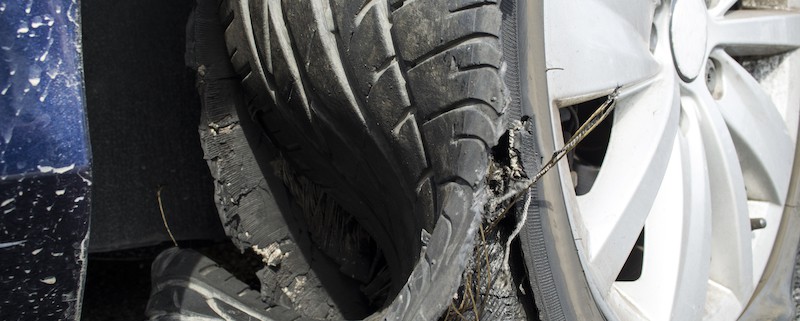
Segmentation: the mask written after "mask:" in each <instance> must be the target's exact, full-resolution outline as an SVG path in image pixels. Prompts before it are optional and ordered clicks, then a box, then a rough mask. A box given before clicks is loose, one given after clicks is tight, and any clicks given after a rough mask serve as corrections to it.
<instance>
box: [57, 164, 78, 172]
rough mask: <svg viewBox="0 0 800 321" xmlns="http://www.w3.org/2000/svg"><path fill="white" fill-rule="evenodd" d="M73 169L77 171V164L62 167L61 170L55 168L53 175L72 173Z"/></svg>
mask: <svg viewBox="0 0 800 321" xmlns="http://www.w3.org/2000/svg"><path fill="white" fill-rule="evenodd" d="M73 169H75V164H71V165H69V166H65V167H61V168H54V169H53V173H56V174H64V173H66V172H69V171H71V170H73Z"/></svg>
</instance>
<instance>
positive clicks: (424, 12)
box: [392, 0, 502, 63]
mask: <svg viewBox="0 0 800 321" xmlns="http://www.w3.org/2000/svg"><path fill="white" fill-rule="evenodd" d="M448 6H449V4H448V3H447V1H441V0H416V1H412V2H409V3H405V4H404V5H403V6H402V7H401V8H399V9H397V10H396V11H394V12H393V13H392V17H393V22H394V25H393V27H392V28H393V29H394V35H395V36H396V39H395V41H396V43H397V46H398V48H399V54H400V56H401V57H403V59H405V60H407V61H411V62H414V63H417V62H418V60H420V59H421V58H424V57H426V56H431V55H433V54H435V53H437V52H441V51H443V50H446V49H447V48H450V47H453V46H455V45H457V44H458V43H460V42H462V41H464V40H465V39H471V38H475V37H485V38H486V37H488V38H497V37H498V36H499V33H500V25H501V23H502V14H501V13H500V11H499V10H497V8H496V7H488V6H483V7H477V8H474V9H469V10H464V11H458V12H454V13H450V14H444V15H443V14H442V13H443V12H449V8H448Z"/></svg>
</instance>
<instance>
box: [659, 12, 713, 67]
mask: <svg viewBox="0 0 800 321" xmlns="http://www.w3.org/2000/svg"><path fill="white" fill-rule="evenodd" d="M672 10H673V11H672V21H671V23H670V29H669V33H670V43H671V45H672V57H673V60H674V61H675V69H677V70H678V74H680V76H681V78H683V80H684V81H687V82H690V81H692V80H694V79H695V78H697V75H699V74H700V70H701V68H702V66H703V62H704V61H705V59H706V57H705V55H706V41H707V39H708V15H707V14H706V7H705V3H704V2H703V1H702V0H677V1H675V2H674V6H673V9H672Z"/></svg>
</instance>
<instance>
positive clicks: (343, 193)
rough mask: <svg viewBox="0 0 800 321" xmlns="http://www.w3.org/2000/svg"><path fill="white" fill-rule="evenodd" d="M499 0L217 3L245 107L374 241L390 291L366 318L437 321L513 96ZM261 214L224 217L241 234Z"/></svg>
mask: <svg viewBox="0 0 800 321" xmlns="http://www.w3.org/2000/svg"><path fill="white" fill-rule="evenodd" d="M500 7H501V5H500V4H499V3H496V2H495V1H472V0H462V1H428V0H417V1H405V2H404V1H383V0H375V1H348V0H339V1H330V2H328V1H294V0H291V1H280V0H272V1H247V0H230V1H222V2H221V3H220V8H219V12H220V17H221V20H222V23H223V26H224V28H225V40H226V43H227V49H228V55H229V57H230V60H231V62H232V65H233V69H234V70H235V72H236V74H237V75H238V77H240V78H241V84H242V85H243V87H244V93H245V100H244V101H245V102H246V106H247V112H248V113H249V116H250V117H252V119H253V120H254V121H255V122H257V123H259V125H260V126H261V128H262V129H263V131H264V133H265V135H266V137H268V138H269V141H270V142H271V143H272V144H274V145H275V146H276V147H277V148H278V149H279V150H280V155H281V158H282V159H285V160H286V161H287V163H288V165H287V167H288V168H291V174H292V175H293V176H294V175H296V176H300V177H303V180H305V179H307V180H308V181H310V182H313V184H314V186H317V187H319V188H320V189H321V190H322V191H323V192H324V193H325V194H326V195H330V196H331V197H332V198H333V199H335V200H336V203H337V204H338V205H340V206H341V207H342V208H343V211H346V212H347V213H349V214H350V215H352V217H353V218H354V219H355V220H356V221H357V222H358V224H359V226H361V227H363V229H364V230H365V231H366V232H368V233H369V235H370V236H371V237H372V238H374V240H375V242H376V244H377V245H378V246H379V247H380V250H381V251H382V253H383V257H384V258H385V260H386V266H387V267H388V271H389V274H390V275H391V277H390V279H391V283H390V284H389V286H390V290H389V291H388V293H389V294H388V299H387V302H386V303H385V304H384V305H383V306H382V308H380V309H379V311H378V312H376V313H375V314H373V315H372V316H371V317H370V318H372V319H406V320H432V319H436V318H438V317H439V316H440V315H441V314H442V312H443V311H444V310H445V308H446V307H447V306H448V305H449V303H450V300H451V299H452V297H453V295H454V293H456V290H457V287H458V286H459V284H460V282H461V276H462V273H463V272H464V269H465V267H466V266H467V261H468V257H469V256H470V255H471V254H472V252H473V245H474V244H473V240H474V237H475V235H476V234H475V233H476V230H477V225H478V223H479V222H480V221H481V215H482V214H483V213H484V205H485V203H486V201H487V199H488V194H487V192H486V190H485V185H486V180H487V178H486V174H487V171H488V168H489V163H490V155H491V150H492V147H494V146H495V145H496V144H497V141H498V139H499V138H500V136H501V134H502V133H503V132H505V131H506V116H505V115H504V113H505V111H506V110H507V109H508V107H509V105H510V104H511V99H510V98H509V97H510V96H511V95H510V93H509V90H508V89H507V88H509V87H510V85H509V83H508V82H507V81H506V78H507V77H506V76H507V75H506V74H505V72H504V71H505V69H506V68H505V67H504V63H505V59H504V54H505V53H504V51H503V41H502V39H501V38H502V37H501V36H502V30H501V29H502V26H503V14H502V12H501V8H500ZM240 118H241V115H240ZM279 171H281V170H279ZM283 173H284V174H285V171H283ZM223 185H224V184H223ZM259 215H263V213H259V212H257V211H254V210H252V209H246V208H242V207H241V206H240V205H239V206H238V210H237V213H236V215H235V216H233V215H223V219H224V220H226V226H229V231H228V233H229V234H230V235H231V236H233V237H234V238H247V237H250V236H251V235H254V233H253V231H252V230H249V229H259V228H261V227H259V226H257V225H253V224H242V223H241V222H246V221H253V219H252V217H257V216H259ZM231 220H238V221H237V222H231ZM312 224H313V223H312ZM328 228H333V229H335V228H336V227H335V226H332V227H328ZM261 233H263V231H262V232H261ZM239 243H244V242H241V241H239Z"/></svg>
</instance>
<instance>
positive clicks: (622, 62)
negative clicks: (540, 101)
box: [545, 0, 659, 105]
mask: <svg viewBox="0 0 800 321" xmlns="http://www.w3.org/2000/svg"><path fill="white" fill-rule="evenodd" d="M545 10H546V11H545V37H546V38H545V39H546V46H545V50H546V55H547V68H548V71H547V75H548V87H549V89H550V94H551V97H553V99H554V100H556V101H558V102H559V103H560V104H562V105H564V104H574V103H578V102H582V101H586V100H590V99H592V98H596V97H599V96H601V95H605V94H608V92H610V91H611V89H613V88H615V87H617V86H620V85H631V84H636V83H640V82H643V81H645V80H647V79H651V78H652V77H654V76H655V75H656V74H657V73H658V71H659V65H658V63H657V62H656V61H655V60H654V59H653V55H652V53H651V52H650V50H649V47H650V45H649V44H650V32H651V28H652V20H651V19H650V18H643V17H652V13H653V10H655V7H654V3H653V1H631V2H625V3H623V2H619V1H610V2H609V1H599V0H591V1H579V2H576V1H554V2H545ZM578 21H582V22H581V23H577V22H578ZM586 21H597V22H598V23H586Z"/></svg>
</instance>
